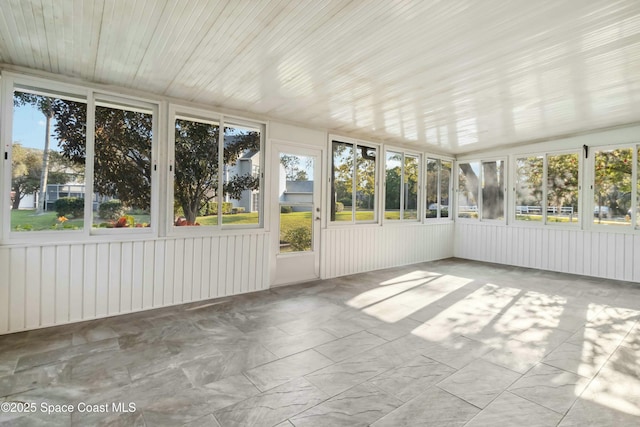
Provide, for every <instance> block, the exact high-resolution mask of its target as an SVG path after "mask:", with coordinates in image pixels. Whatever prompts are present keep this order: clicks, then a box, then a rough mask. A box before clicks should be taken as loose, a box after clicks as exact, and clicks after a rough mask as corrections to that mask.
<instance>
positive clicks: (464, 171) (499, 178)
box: [458, 160, 505, 221]
mask: <svg viewBox="0 0 640 427" xmlns="http://www.w3.org/2000/svg"><path fill="white" fill-rule="evenodd" d="M504 169H505V162H504V160H490V161H474V162H461V163H459V164H458V218H471V219H481V220H499V221H502V220H504V203H505V199H504V191H505V181H504V176H505V175H504Z"/></svg>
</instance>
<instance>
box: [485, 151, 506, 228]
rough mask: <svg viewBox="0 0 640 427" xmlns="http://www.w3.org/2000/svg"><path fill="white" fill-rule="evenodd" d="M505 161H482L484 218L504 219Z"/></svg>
mask: <svg viewBox="0 0 640 427" xmlns="http://www.w3.org/2000/svg"><path fill="white" fill-rule="evenodd" d="M503 188H504V161H503V160H497V161H492V162H483V163H482V219H504V191H503Z"/></svg>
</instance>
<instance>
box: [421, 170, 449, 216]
mask: <svg viewBox="0 0 640 427" xmlns="http://www.w3.org/2000/svg"><path fill="white" fill-rule="evenodd" d="M450 185H451V161H449V160H440V159H427V203H426V209H425V217H426V218H449V211H450V205H449V192H450Z"/></svg>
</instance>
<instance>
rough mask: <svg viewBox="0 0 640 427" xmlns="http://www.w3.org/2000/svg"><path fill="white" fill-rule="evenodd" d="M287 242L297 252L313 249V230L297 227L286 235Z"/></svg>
mask: <svg viewBox="0 0 640 427" xmlns="http://www.w3.org/2000/svg"><path fill="white" fill-rule="evenodd" d="M285 240H286V241H287V242H289V244H291V249H293V250H294V251H296V252H300V251H307V250H309V249H311V230H310V229H309V227H296V228H293V229H291V230H289V231H287V233H286V234H285Z"/></svg>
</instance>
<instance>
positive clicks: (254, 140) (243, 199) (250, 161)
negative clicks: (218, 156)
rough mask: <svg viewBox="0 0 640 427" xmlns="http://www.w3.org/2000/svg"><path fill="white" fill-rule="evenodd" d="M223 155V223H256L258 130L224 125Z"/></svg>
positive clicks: (258, 187)
mask: <svg viewBox="0 0 640 427" xmlns="http://www.w3.org/2000/svg"><path fill="white" fill-rule="evenodd" d="M223 156H224V169H223V172H222V173H223V189H222V190H223V191H222V197H223V203H222V211H223V212H222V223H223V224H237V225H243V224H259V223H260V206H261V203H260V202H259V200H260V195H261V193H260V130H259V129H250V128H246V127H240V126H233V125H230V126H225V128H224V153H223ZM256 200H258V202H257V203H256Z"/></svg>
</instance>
